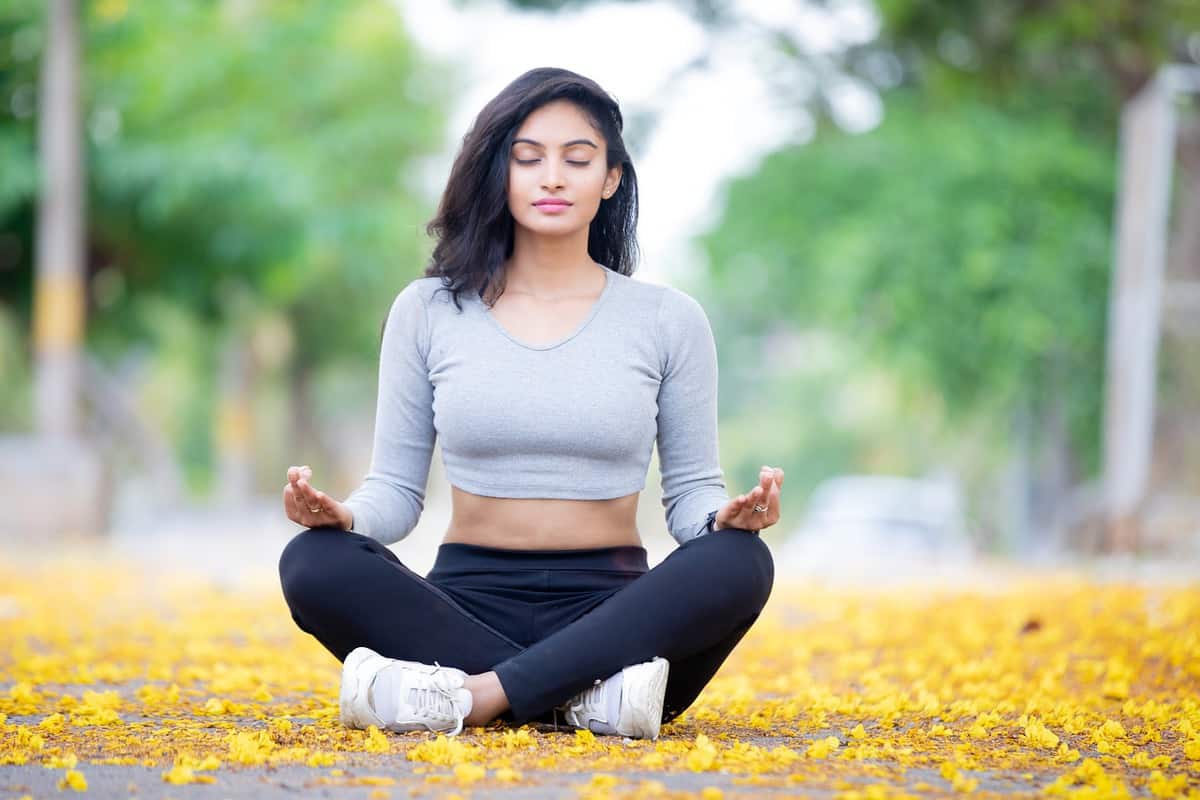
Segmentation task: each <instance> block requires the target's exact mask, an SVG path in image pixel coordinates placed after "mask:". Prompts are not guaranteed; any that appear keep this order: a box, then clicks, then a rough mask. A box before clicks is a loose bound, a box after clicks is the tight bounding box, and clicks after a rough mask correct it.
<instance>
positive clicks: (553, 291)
mask: <svg viewBox="0 0 1200 800" xmlns="http://www.w3.org/2000/svg"><path fill="white" fill-rule="evenodd" d="M522 234H523V231H522V230H521V229H518V230H517V231H516V235H515V236H514V240H513V253H512V255H511V256H510V257H509V258H508V260H507V261H506V262H505V264H504V285H505V287H506V289H513V290H516V291H521V292H528V293H530V294H534V295H543V296H550V297H553V296H556V295H565V294H578V293H580V292H586V291H588V290H589V289H591V288H593V287H594V285H595V280H596V270H597V269H604V267H600V266H598V265H597V264H596V262H595V261H593V260H592V259H591V257H590V256H589V255H588V252H587V235H588V231H587V229H586V228H585V229H583V230H581V231H579V232H577V233H575V234H572V235H571V236H563V237H554V238H551V237H546V236H530V235H528V233H527V232H524V234H525V235H522Z"/></svg>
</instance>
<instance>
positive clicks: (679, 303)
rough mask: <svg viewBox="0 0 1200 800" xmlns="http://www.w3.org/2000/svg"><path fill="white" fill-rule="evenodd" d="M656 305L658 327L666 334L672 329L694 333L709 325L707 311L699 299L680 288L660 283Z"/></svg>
mask: <svg viewBox="0 0 1200 800" xmlns="http://www.w3.org/2000/svg"><path fill="white" fill-rule="evenodd" d="M659 288H660V290H661V291H660V293H659V306H658V328H659V330H660V331H662V332H663V333H666V334H668V335H669V334H670V332H672V331H684V332H687V333H695V332H696V331H697V330H705V329H708V328H709V327H710V325H709V321H708V313H707V312H706V311H705V310H704V306H702V305H701V304H700V301H699V300H697V299H696V298H694V297H692V296H691V295H690V294H688V293H687V292H685V291H684V290H682V289H677V288H675V287H674V286H667V285H665V284H664V285H661V286H660V287H659Z"/></svg>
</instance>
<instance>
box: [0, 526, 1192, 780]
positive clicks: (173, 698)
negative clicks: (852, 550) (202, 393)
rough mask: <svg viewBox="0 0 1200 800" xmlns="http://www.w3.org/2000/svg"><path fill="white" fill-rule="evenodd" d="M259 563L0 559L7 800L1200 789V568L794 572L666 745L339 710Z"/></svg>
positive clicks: (333, 682) (321, 657)
mask: <svg viewBox="0 0 1200 800" xmlns="http://www.w3.org/2000/svg"><path fill="white" fill-rule="evenodd" d="M251 578H252V579H250V580H242V579H240V578H239V580H237V581H232V580H222V579H221V578H220V577H219V576H214V575H212V574H204V573H200V572H188V571H187V570H185V569H182V568H180V567H178V566H174V567H169V568H168V567H164V566H154V565H152V564H147V563H146V562H145V561H144V560H143V561H131V560H122V559H120V558H116V557H113V556H112V555H109V554H105V553H104V552H101V551H97V550H89V549H88V548H66V549H65V550H63V551H61V552H60V553H59V554H57V555H55V556H53V557H52V558H46V557H39V558H36V559H26V558H17V559H10V558H5V559H4V561H3V563H2V564H0V798H6V797H22V796H25V795H28V796H30V797H50V796H62V793H70V792H72V791H83V792H86V793H88V794H91V795H93V796H106V797H107V796H121V797H131V796H136V797H177V798H184V797H213V798H217V797H247V798H248V797H285V796H286V797H292V796H296V795H300V796H314V797H361V798H368V797H369V798H384V797H393V798H404V797H413V796H417V797H451V796H453V795H460V796H462V797H464V798H465V797H473V798H484V797H495V796H503V797H545V798H558V797H568V798H570V797H575V798H592V797H594V798H600V797H703V798H717V797H739V796H743V795H746V796H749V795H754V796H760V795H761V796H777V797H796V796H802V797H836V798H846V799H847V800H849V799H850V798H892V797H903V796H916V797H929V796H949V795H960V794H970V795H971V796H973V797H989V796H994V795H1003V796H1005V797H1035V796H1036V797H1044V796H1068V797H1122V796H1132V797H1137V796H1144V797H1191V798H1200V580H1196V579H1194V578H1189V579H1185V580H1177V579H1176V580H1170V581H1152V582H1147V581H1145V580H1136V581H1135V580H1114V579H1112V578H1111V577H1106V578H1100V577H1097V576H1096V575H1095V574H1090V575H1089V574H1085V573H1084V572H1081V571H1078V570H1075V571H1072V570H1063V569H1058V570H1054V571H1049V570H1045V569H1042V570H1036V571H1035V570H1030V569H1025V570H1015V569H1013V568H1007V567H988V568H983V569H979V570H977V571H975V572H974V573H973V574H972V575H971V577H970V579H969V580H959V581H954V582H948V583H944V584H940V585H937V586H931V585H929V584H920V583H907V584H905V583H903V582H895V581H891V582H888V583H886V584H880V585H876V586H873V587H869V588H868V587H864V586H862V585H851V584H836V583H824V582H822V583H817V582H815V581H814V580H812V579H811V578H807V579H803V580H801V579H799V578H795V577H793V578H789V577H788V576H787V575H786V574H780V575H779V576H778V578H777V582H776V585H775V590H774V592H773V594H772V596H771V600H770V602H769V603H768V605H767V608H766V609H765V611H764V612H763V615H762V617H761V618H760V620H759V622H758V623H757V624H756V626H755V627H754V628H753V629H752V630H751V632H750V633H749V634H748V636H747V637H746V638H745V639H744V640H743V642H742V643H741V644H740V645H739V646H738V648H737V649H736V650H735V651H734V653H733V655H732V656H731V657H730V659H729V660H728V661H727V662H726V664H725V665H724V667H723V668H722V670H721V671H720V673H718V675H717V677H716V678H715V679H714V680H713V681H712V683H711V684H710V685H709V686H708V687H707V688H706V689H705V691H704V693H703V694H702V695H701V696H700V698H699V699H698V700H697V702H696V703H695V704H694V705H693V706H692V707H691V708H690V709H688V711H687V712H685V713H684V714H683V716H681V717H680V718H679V719H677V720H676V721H674V722H673V723H671V724H669V725H667V726H664V728H663V731H662V735H661V737H660V738H659V739H658V741H656V742H653V741H634V740H623V739H621V738H619V737H603V736H601V737H596V736H592V735H591V734H590V733H587V732H574V731H557V732H556V731H553V730H546V729H539V728H533V727H523V728H519V729H513V728H505V727H503V726H499V725H497V726H493V727H489V728H486V729H483V728H473V729H472V728H469V729H467V730H466V731H464V732H463V734H462V735H460V736H457V737H449V738H448V737H445V736H435V735H431V734H407V735H397V734H392V733H381V732H379V731H376V730H371V731H353V730H347V729H344V728H342V727H341V726H340V725H339V724H338V722H337V689H338V681H339V676H340V672H339V667H340V665H339V664H338V663H337V662H336V661H335V660H334V659H333V657H332V656H331V655H330V654H329V653H328V652H326V651H325V650H324V649H323V648H322V647H321V646H320V645H318V644H317V643H316V642H315V641H314V640H312V639H311V637H309V636H307V635H306V634H304V633H302V632H301V631H299V630H298V629H297V628H296V627H295V625H294V624H293V623H292V621H291V619H290V617H289V616H288V614H287V611H286V607H285V606H284V604H283V600H282V597H281V595H280V593H279V589H278V586H277V584H276V583H275V581H274V575H273V573H271V572H270V571H269V570H264V571H263V573H262V574H261V575H256V576H251ZM402 611H403V610H402V609H397V610H396V613H402Z"/></svg>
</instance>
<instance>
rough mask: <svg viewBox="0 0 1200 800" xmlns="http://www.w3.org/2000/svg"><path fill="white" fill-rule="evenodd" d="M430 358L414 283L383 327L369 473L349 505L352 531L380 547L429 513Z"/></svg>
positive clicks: (425, 317)
mask: <svg viewBox="0 0 1200 800" xmlns="http://www.w3.org/2000/svg"><path fill="white" fill-rule="evenodd" d="M428 354H429V324H428V310H427V309H426V307H425V303H424V301H423V300H422V298H421V294H420V287H419V286H418V285H417V284H416V282H415V281H414V282H412V283H410V284H409V285H408V286H406V287H405V288H404V289H403V291H401V292H400V294H399V295H397V296H396V299H395V300H394V301H393V302H392V307H391V309H390V310H389V312H388V316H387V321H386V322H385V324H384V329H383V342H382V345H381V346H380V353H379V396H378V399H377V401H376V406H375V433H374V443H373V447H372V452H371V465H370V469H369V471H368V472H367V476H366V477H365V478H364V479H363V482H362V484H361V485H360V486H359V487H358V488H357V489H355V490H354V491H353V492H352V493H351V494H350V496H349V497H347V498H346V500H345V501H344V504H345V505H346V506H348V507H349V508H350V511H351V512H352V513H353V514H354V524H353V526H352V530H354V531H355V532H356V533H361V534H363V535H365V536H369V537H371V538H372V539H377V540H378V541H380V542H382V543H383V544H391V543H392V542H398V541H400V540H401V539H403V538H404V537H405V536H407V535H408V534H409V533H411V532H412V529H413V528H415V527H416V525H417V520H418V519H419V518H420V516H421V511H422V510H423V509H424V504H425V488H426V485H427V484H428V482H429V463H430V460H431V458H432V456H433V444H434V440H435V438H436V436H437V431H436V429H435V428H434V426H433V385H432V384H431V383H430V382H429V370H428V367H427V366H426V365H427V356H428Z"/></svg>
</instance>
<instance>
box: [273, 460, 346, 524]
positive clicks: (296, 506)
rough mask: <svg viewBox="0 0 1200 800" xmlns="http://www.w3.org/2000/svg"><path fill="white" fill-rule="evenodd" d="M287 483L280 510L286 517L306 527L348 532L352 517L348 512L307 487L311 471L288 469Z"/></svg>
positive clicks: (322, 494) (340, 505)
mask: <svg viewBox="0 0 1200 800" xmlns="http://www.w3.org/2000/svg"><path fill="white" fill-rule="evenodd" d="M287 476H288V482H287V485H286V486H284V487H283V510H284V513H286V514H287V518H288V519H290V520H291V521H292V522H296V523H299V524H300V525H303V526H304V527H306V528H320V527H323V526H333V527H336V528H341V529H342V530H347V531H348V530H350V526H351V525H353V524H354V519H353V517H354V515H353V514H352V513H351V512H350V509H348V508H346V507H345V506H344V505H342V504H341V503H339V502H338V501H337V500H334V499H333V498H332V497H330V496H329V495H327V494H325V493H324V492H322V491H320V490H318V489H314V488H313V487H312V485H311V484H309V482H308V481H309V479H310V478H312V470H311V469H309V468H308V467H306V466H305V467H288V471H287Z"/></svg>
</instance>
